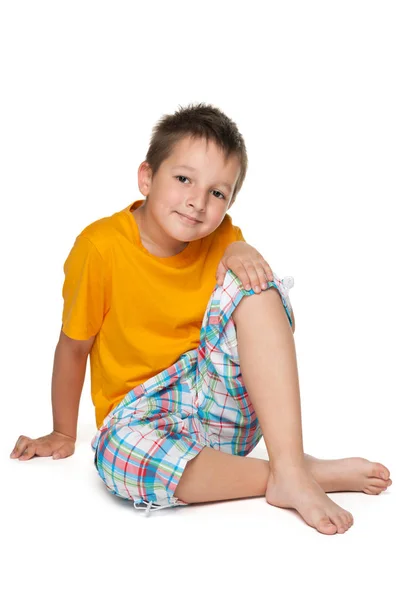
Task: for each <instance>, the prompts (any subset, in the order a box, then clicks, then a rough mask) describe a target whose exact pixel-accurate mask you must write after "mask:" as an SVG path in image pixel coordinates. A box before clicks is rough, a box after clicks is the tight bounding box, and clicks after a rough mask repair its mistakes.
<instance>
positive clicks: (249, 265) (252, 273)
mask: <svg viewBox="0 0 400 600" xmlns="http://www.w3.org/2000/svg"><path fill="white" fill-rule="evenodd" d="M244 266H245V268H246V271H247V276H248V279H249V284H248V287H246V289H248V290H250V289H251V288H252V289H253V290H254V291H255V292H256V293H260V292H261V281H260V279H259V276H258V271H257V269H256V265H255V263H253V262H250V261H249V262H246V263H244Z"/></svg>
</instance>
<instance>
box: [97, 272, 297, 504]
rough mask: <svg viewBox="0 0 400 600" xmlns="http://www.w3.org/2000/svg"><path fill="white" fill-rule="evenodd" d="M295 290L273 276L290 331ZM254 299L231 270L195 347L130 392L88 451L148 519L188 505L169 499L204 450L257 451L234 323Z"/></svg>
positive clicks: (114, 489) (115, 489)
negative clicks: (243, 302)
mask: <svg viewBox="0 0 400 600" xmlns="http://www.w3.org/2000/svg"><path fill="white" fill-rule="evenodd" d="M292 286H293V279H292V278H291V277H288V278H285V279H283V280H280V279H279V278H278V277H277V276H276V275H275V273H274V281H273V282H268V288H267V289H269V288H270V287H275V288H276V289H277V290H278V291H279V292H280V294H281V299H282V303H283V306H284V308H285V311H286V314H287V317H288V319H289V322H290V325H292V320H291V304H290V300H289V295H288V289H289V288H290V287H292ZM265 291H266V290H265ZM254 293H255V292H254V291H253V290H249V291H247V290H245V289H244V287H243V285H242V283H241V282H240V280H239V278H238V277H237V276H236V275H235V274H234V273H233V272H232V271H230V270H228V271H227V273H226V275H225V279H224V283H223V285H222V286H218V285H217V286H216V287H215V289H214V291H213V293H212V295H211V297H210V300H209V303H208V306H207V309H206V312H205V314H204V318H203V323H202V327H201V331H200V345H199V346H198V348H196V349H194V350H190V351H188V352H186V353H185V354H182V355H181V356H180V357H179V359H178V361H177V362H176V363H175V364H173V365H172V366H170V367H168V368H167V369H165V370H164V371H162V372H161V373H159V374H157V375H155V376H154V377H152V378H150V379H148V380H147V381H146V382H144V383H143V384H141V385H138V386H137V387H135V388H134V389H133V390H132V391H130V392H129V393H128V394H127V395H126V396H125V398H124V399H123V400H122V401H121V402H120V403H119V404H118V405H117V406H116V407H115V408H114V409H113V410H112V411H111V412H110V413H109V414H108V415H107V417H106V418H105V419H104V421H103V423H102V425H101V426H100V428H99V430H98V431H97V433H96V435H95V437H94V438H93V440H92V448H93V450H94V452H95V458H94V464H95V466H96V469H97V471H98V473H99V475H100V477H101V479H102V480H103V481H104V483H105V485H106V487H107V489H108V490H109V491H110V492H111V493H112V494H115V495H117V496H120V497H122V498H125V499H127V500H131V501H132V502H133V506H134V507H135V508H138V509H139V508H144V509H145V510H146V514H149V511H150V510H158V509H161V508H168V507H173V506H179V505H186V503H185V502H183V501H181V500H179V499H178V498H176V497H175V496H174V492H175V489H176V487H177V485H178V483H179V480H180V477H181V476H182V473H183V471H184V468H185V466H186V463H187V462H188V461H189V460H191V459H192V458H195V457H196V456H197V454H198V453H199V452H200V451H201V450H202V449H203V448H204V447H205V446H209V447H210V448H214V449H216V450H220V451H222V452H226V453H228V454H237V455H240V456H246V455H247V454H249V453H250V452H251V451H252V450H253V449H254V448H255V446H256V445H257V443H258V442H259V440H260V438H261V436H262V434H261V430H260V426H259V423H258V420H257V417H256V414H255V411H254V409H253V406H252V404H251V402H250V401H249V398H248V394H247V391H246V389H245V387H244V385H243V380H242V375H241V371H240V364H239V357H238V351H237V340H236V329H235V325H234V322H233V319H232V313H233V311H234V310H235V308H236V306H237V305H238V304H239V302H240V301H241V299H242V298H243V297H244V296H251V295H252V294H254Z"/></svg>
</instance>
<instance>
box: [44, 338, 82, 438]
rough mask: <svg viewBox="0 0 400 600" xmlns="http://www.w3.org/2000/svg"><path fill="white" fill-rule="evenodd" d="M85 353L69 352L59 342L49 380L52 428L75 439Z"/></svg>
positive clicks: (68, 349)
mask: <svg viewBox="0 0 400 600" xmlns="http://www.w3.org/2000/svg"><path fill="white" fill-rule="evenodd" d="M86 364H87V355H84V354H79V353H76V352H71V349H70V348H68V347H66V346H65V345H63V344H62V343H59V344H58V345H57V348H56V351H55V354H54V367H53V377H52V382H51V403H52V408H53V430H54V431H58V432H59V433H63V434H65V435H69V436H71V437H73V438H74V439H76V435H77V425H78V413H79V402H80V398H81V393H82V387H83V383H84V381H85V372H86Z"/></svg>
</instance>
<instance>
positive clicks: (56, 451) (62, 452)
mask: <svg viewBox="0 0 400 600" xmlns="http://www.w3.org/2000/svg"><path fill="white" fill-rule="evenodd" d="M74 452H75V439H74V438H73V437H70V436H69V435H65V434H64V433H59V432H58V431H52V432H51V433H50V434H49V435H45V436H43V437H40V438H37V439H32V438H30V437H27V436H26V435H20V436H19V438H18V440H17V443H16V444H15V446H14V450H13V451H12V452H11V454H10V458H18V459H19V460H29V459H30V458H32V457H33V456H53V458H54V459H57V458H67V456H71V455H72V454H73V453H74Z"/></svg>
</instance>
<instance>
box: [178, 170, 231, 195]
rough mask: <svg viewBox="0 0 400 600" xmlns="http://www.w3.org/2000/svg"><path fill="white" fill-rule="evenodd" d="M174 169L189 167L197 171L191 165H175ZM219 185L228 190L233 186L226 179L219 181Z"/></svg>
mask: <svg viewBox="0 0 400 600" xmlns="http://www.w3.org/2000/svg"><path fill="white" fill-rule="evenodd" d="M173 169H187V170H188V171H193V172H195V171H197V169H195V168H194V167H189V165H177V166H176V167H173ZM219 185H221V186H224V187H226V188H228V190H229V191H230V192H231V191H232V186H231V185H229V183H225V182H224V181H221V182H220V183H219Z"/></svg>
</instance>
